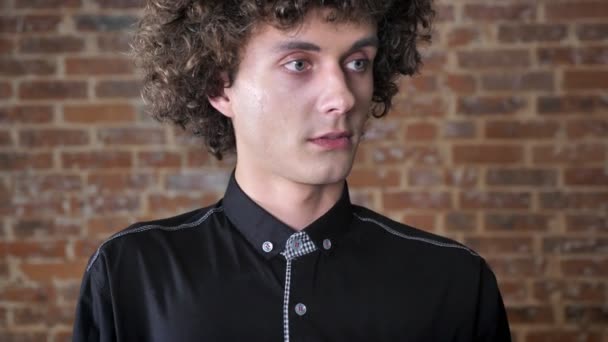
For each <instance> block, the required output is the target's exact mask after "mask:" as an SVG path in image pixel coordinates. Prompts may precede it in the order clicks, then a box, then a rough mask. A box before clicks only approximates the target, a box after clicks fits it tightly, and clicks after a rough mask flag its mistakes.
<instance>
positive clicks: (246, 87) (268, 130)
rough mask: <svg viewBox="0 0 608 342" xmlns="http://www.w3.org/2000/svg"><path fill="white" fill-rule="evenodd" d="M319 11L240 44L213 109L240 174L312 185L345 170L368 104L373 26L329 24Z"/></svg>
mask: <svg viewBox="0 0 608 342" xmlns="http://www.w3.org/2000/svg"><path fill="white" fill-rule="evenodd" d="M324 13H325V12H322V11H319V10H313V11H311V12H310V13H309V14H308V15H307V17H306V18H305V21H304V24H303V26H301V27H299V28H296V29H294V30H291V31H287V32H286V31H281V30H278V29H276V28H274V27H272V26H269V25H265V26H262V27H259V28H258V29H256V30H254V32H253V34H252V37H251V38H250V40H249V41H248V44H247V45H246V46H245V48H244V50H243V53H242V60H241V63H240V66H239V70H238V72H237V74H236V77H235V80H234V83H233V85H232V86H231V87H230V88H226V89H225V94H226V96H225V98H226V99H227V100H226V101H225V103H224V104H223V105H221V106H223V107H221V106H220V111H221V112H223V113H224V114H225V115H228V116H230V117H231V118H232V120H233V125H234V129H235V135H236V141H237V168H241V169H242V170H244V172H248V173H253V174H256V175H259V176H261V177H266V176H268V175H272V176H278V177H281V178H283V179H286V180H289V181H292V182H296V183H300V184H314V185H321V184H331V183H336V182H340V181H342V180H343V179H344V178H346V176H347V175H348V173H349V172H350V169H351V167H352V163H353V159H354V156H355V152H356V149H357V146H358V144H359V141H360V137H361V134H362V131H363V126H364V124H365V122H366V120H367V118H368V116H369V109H370V105H371V99H372V93H373V70H372V66H373V59H374V57H375V55H376V50H377V38H376V25H375V24H373V23H330V22H327V21H326V20H325V19H324V15H323V14H324ZM212 103H214V102H213V101H212ZM214 105H215V104H214ZM217 107H218V106H217V105H216V108H217Z"/></svg>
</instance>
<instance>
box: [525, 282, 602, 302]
mask: <svg viewBox="0 0 608 342" xmlns="http://www.w3.org/2000/svg"><path fill="white" fill-rule="evenodd" d="M534 297H535V298H536V299H538V300H540V301H545V302H546V301H548V300H550V299H551V298H556V299H559V300H560V301H588V302H595V303H600V302H602V301H604V300H606V284H603V283H593V282H588V281H575V280H562V279H550V280H541V281H536V282H534Z"/></svg>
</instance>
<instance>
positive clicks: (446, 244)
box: [353, 213, 479, 257]
mask: <svg viewBox="0 0 608 342" xmlns="http://www.w3.org/2000/svg"><path fill="white" fill-rule="evenodd" d="M353 215H354V216H355V217H356V218H358V219H359V220H361V221H363V222H371V223H375V224H376V225H378V226H380V227H381V228H382V229H384V230H385V231H387V232H389V233H391V234H393V235H396V236H399V237H401V238H404V239H408V240H414V241H420V242H425V243H428V244H431V245H435V246H439V247H445V248H457V249H462V250H465V251H467V252H469V253H470V254H471V255H474V256H477V257H479V254H477V253H475V252H474V251H473V250H472V249H470V248H467V247H465V246H461V245H458V244H455V243H446V242H441V241H435V240H431V239H427V238H423V237H417V236H411V235H407V234H403V233H401V232H398V231H396V230H395V229H393V228H391V227H389V226H387V225H385V224H384V223H382V222H379V221H377V220H375V219H373V218H369V217H361V216H359V215H357V214H354V213H353Z"/></svg>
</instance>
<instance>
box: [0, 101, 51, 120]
mask: <svg viewBox="0 0 608 342" xmlns="http://www.w3.org/2000/svg"><path fill="white" fill-rule="evenodd" d="M52 120H53V108H52V107H50V106H29V105H23V106H10V107H0V123H4V124H14V123H27V124H34V123H41V124H42V123H48V122H51V121H52Z"/></svg>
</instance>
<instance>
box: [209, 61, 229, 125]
mask: <svg viewBox="0 0 608 342" xmlns="http://www.w3.org/2000/svg"><path fill="white" fill-rule="evenodd" d="M220 77H221V78H222V81H223V82H224V88H223V89H222V93H221V94H220V95H218V96H214V97H210V96H208V97H207V100H208V101H209V103H211V105H212V106H213V108H215V109H216V110H217V111H218V112H220V113H222V114H224V115H225V116H227V117H229V118H232V117H233V116H234V112H233V111H232V102H231V101H230V98H231V96H230V95H231V92H230V88H228V87H227V86H228V84H229V81H228V74H227V73H226V72H222V73H221V76H220Z"/></svg>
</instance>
